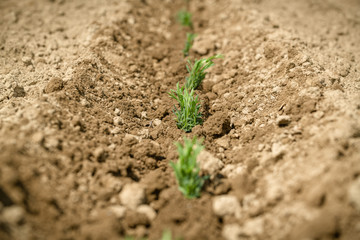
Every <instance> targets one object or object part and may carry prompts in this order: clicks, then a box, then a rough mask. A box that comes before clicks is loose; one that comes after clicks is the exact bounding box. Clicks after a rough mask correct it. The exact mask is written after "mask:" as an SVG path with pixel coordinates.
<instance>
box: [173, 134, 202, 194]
mask: <svg viewBox="0 0 360 240" xmlns="http://www.w3.org/2000/svg"><path fill="white" fill-rule="evenodd" d="M175 145H176V146H177V150H178V154H179V160H178V161H177V162H176V163H174V162H170V165H171V167H172V168H173V169H174V172H175V177H176V180H177V182H178V184H179V190H180V191H181V192H182V193H183V194H184V195H185V197H186V198H197V197H200V192H201V188H202V186H203V184H204V178H203V177H200V175H199V172H200V168H199V166H198V164H197V162H196V158H197V156H198V155H199V153H200V152H201V150H202V149H203V148H204V147H203V146H202V145H201V141H198V140H197V139H196V137H194V138H193V139H188V138H184V145H182V144H180V143H178V142H176V143H175Z"/></svg>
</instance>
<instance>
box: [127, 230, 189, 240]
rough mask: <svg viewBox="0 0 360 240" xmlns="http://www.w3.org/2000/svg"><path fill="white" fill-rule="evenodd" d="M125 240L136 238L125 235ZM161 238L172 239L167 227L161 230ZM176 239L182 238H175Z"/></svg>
mask: <svg viewBox="0 0 360 240" xmlns="http://www.w3.org/2000/svg"><path fill="white" fill-rule="evenodd" d="M125 240H136V238H134V237H130V236H127V237H125ZM139 240H146V238H140V239H139ZM161 240H172V234H171V231H170V230H169V229H167V230H164V231H163V234H162V237H161ZM176 240H182V239H181V238H176Z"/></svg>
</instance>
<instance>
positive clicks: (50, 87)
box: [44, 77, 64, 93]
mask: <svg viewBox="0 0 360 240" xmlns="http://www.w3.org/2000/svg"><path fill="white" fill-rule="evenodd" d="M63 87H64V82H63V80H62V79H61V78H58V77H54V78H52V79H51V80H50V81H49V82H48V84H47V85H46V87H45V89H44V92H45V93H52V92H57V91H60V90H61V89H62V88H63Z"/></svg>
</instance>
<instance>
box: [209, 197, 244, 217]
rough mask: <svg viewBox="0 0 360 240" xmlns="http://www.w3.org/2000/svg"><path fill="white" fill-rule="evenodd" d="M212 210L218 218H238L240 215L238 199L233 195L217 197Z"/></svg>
mask: <svg viewBox="0 0 360 240" xmlns="http://www.w3.org/2000/svg"><path fill="white" fill-rule="evenodd" d="M212 208H213V211H214V213H215V215H216V216H218V217H224V216H227V215H230V216H236V217H238V216H239V213H240V204H239V202H238V200H237V198H236V197H235V196H231V195H222V196H217V197H215V198H214V200H213V204H212Z"/></svg>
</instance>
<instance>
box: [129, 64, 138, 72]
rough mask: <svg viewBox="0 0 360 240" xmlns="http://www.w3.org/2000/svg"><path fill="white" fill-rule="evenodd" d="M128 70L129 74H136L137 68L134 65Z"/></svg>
mask: <svg viewBox="0 0 360 240" xmlns="http://www.w3.org/2000/svg"><path fill="white" fill-rule="evenodd" d="M129 70H130V72H132V73H134V72H137V71H138V68H137V66H136V65H131V66H130V67H129Z"/></svg>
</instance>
